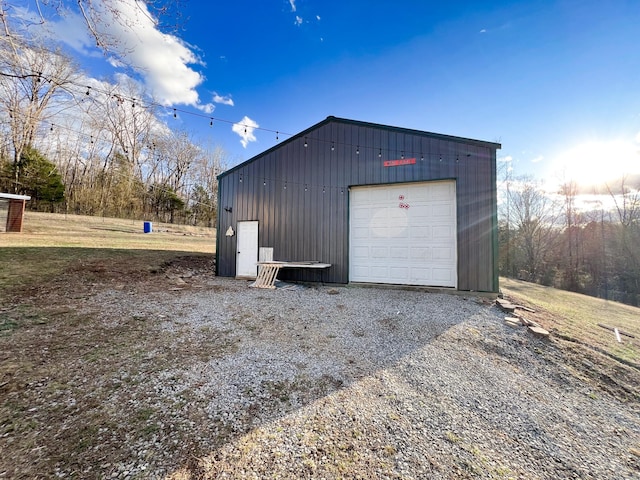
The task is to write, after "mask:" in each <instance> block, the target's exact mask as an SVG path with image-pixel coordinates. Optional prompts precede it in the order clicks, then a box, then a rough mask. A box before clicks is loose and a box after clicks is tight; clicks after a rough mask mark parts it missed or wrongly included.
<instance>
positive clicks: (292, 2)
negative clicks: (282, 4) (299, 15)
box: [289, 0, 296, 12]
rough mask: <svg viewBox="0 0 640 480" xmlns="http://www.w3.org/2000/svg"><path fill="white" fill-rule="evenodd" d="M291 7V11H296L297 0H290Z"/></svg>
mask: <svg viewBox="0 0 640 480" xmlns="http://www.w3.org/2000/svg"><path fill="white" fill-rule="evenodd" d="M289 5H291V11H292V12H295V11H296V0H289Z"/></svg>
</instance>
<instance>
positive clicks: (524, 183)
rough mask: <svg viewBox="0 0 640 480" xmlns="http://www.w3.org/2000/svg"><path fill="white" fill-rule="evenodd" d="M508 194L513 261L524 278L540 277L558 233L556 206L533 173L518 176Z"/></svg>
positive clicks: (536, 279) (537, 279) (538, 278)
mask: <svg viewBox="0 0 640 480" xmlns="http://www.w3.org/2000/svg"><path fill="white" fill-rule="evenodd" d="M508 197H509V198H508V203H509V209H510V216H511V222H512V225H513V232H512V242H513V252H514V257H515V258H514V259H513V261H514V263H515V265H517V266H518V268H519V270H520V271H521V272H522V273H521V274H520V275H521V276H524V277H525V279H527V280H531V281H540V279H541V278H542V277H543V274H544V273H545V272H544V270H545V268H546V264H547V261H548V259H549V257H550V255H551V253H552V251H553V247H554V244H555V242H556V240H557V237H558V231H557V228H556V223H557V220H558V211H557V206H556V205H555V204H554V202H553V200H552V198H551V197H550V196H549V195H547V194H546V193H545V192H544V191H543V190H542V188H541V186H540V184H539V182H536V181H535V180H534V179H533V178H532V177H530V176H523V177H519V178H517V179H516V184H515V185H512V186H511V188H510V189H509V191H508Z"/></svg>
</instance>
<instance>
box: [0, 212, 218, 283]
mask: <svg viewBox="0 0 640 480" xmlns="http://www.w3.org/2000/svg"><path fill="white" fill-rule="evenodd" d="M153 230H154V231H153V233H146V234H145V233H143V222H142V221H132V220H122V219H113V218H102V217H89V216H80V215H61V214H49V213H36V212H27V213H26V214H25V218H24V223H23V232H22V233H0V295H1V294H2V292H3V291H5V292H6V291H8V290H9V289H11V290H13V289H15V288H20V287H24V286H29V285H32V284H38V283H42V282H46V281H47V280H48V279H50V278H52V277H55V276H56V275H58V274H60V273H61V272H64V271H68V270H71V269H76V268H81V267H82V265H83V264H85V263H87V262H91V263H92V265H99V264H101V263H103V264H108V265H109V266H118V265H119V267H117V268H127V269H128V270H129V271H131V270H132V269H142V270H144V269H154V268H157V267H158V266H159V265H161V264H162V263H164V262H167V261H169V260H171V259H172V258H176V257H179V256H184V255H194V254H195V255H213V254H214V252H215V243H216V236H215V229H211V228H203V227H191V226H185V225H170V224H156V223H154V224H153Z"/></svg>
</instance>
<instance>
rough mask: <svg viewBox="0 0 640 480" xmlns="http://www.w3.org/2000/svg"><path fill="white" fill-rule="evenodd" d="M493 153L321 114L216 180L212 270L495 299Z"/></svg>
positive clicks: (477, 145)
mask: <svg viewBox="0 0 640 480" xmlns="http://www.w3.org/2000/svg"><path fill="white" fill-rule="evenodd" d="M499 148H500V145H499V144H497V143H491V142H484V141H479V140H471V139H467V138H459V137H454V136H449V135H441V134H435V133H429V132H423V131H418V130H410V129H405V128H398V127H390V126H385V125H378V124H372V123H366V122H360V121H354V120H347V119H342V118H336V117H328V118H327V119H326V120H324V121H322V122H320V123H318V124H316V125H314V126H312V127H310V128H309V129H307V130H305V131H303V132H301V133H299V134H297V135H295V136H293V137H291V138H290V139H288V140H286V141H283V142H282V143H280V144H278V145H276V146H275V147H273V148H271V149H269V150H267V151H265V152H264V153H262V154H260V155H258V156H256V157H254V158H252V159H250V160H248V161H246V162H244V163H242V164H240V165H238V166H237V167H235V168H232V169H230V170H228V171H226V172H224V173H223V174H222V175H220V176H219V177H218V179H219V191H218V208H219V214H218V237H217V248H216V260H217V263H216V265H217V274H218V275H221V276H237V277H246V278H251V277H255V275H256V261H257V260H258V251H259V248H260V247H272V248H273V258H274V259H276V260H286V261H318V262H323V263H330V264H331V267H330V268H328V269H327V270H326V271H320V270H312V269H309V270H307V269H292V270H283V273H285V272H286V277H285V278H288V279H291V280H301V281H323V282H329V283H349V282H362V283H386V284H403V285H423V286H432V287H448V288H453V289H458V290H467V291H482V292H497V291H498V275H497V256H498V250H497V245H498V238H497V212H496V209H497V201H496V150H497V149H499ZM281 276H282V275H281Z"/></svg>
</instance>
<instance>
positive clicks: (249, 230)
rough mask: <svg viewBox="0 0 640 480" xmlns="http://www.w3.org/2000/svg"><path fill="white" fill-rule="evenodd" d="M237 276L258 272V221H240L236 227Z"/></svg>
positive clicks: (241, 276)
mask: <svg viewBox="0 0 640 480" xmlns="http://www.w3.org/2000/svg"><path fill="white" fill-rule="evenodd" d="M236 230H237V232H236V278H251V279H254V278H256V276H257V274H258V265H257V264H256V262H257V261H258V221H257V220H248V221H239V222H238V225H237V228H236Z"/></svg>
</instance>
